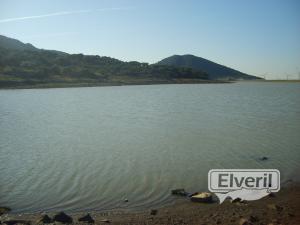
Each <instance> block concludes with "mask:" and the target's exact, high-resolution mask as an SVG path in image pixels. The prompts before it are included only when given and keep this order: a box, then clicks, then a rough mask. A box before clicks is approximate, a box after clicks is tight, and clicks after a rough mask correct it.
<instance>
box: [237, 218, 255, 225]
mask: <svg viewBox="0 0 300 225" xmlns="http://www.w3.org/2000/svg"><path fill="white" fill-rule="evenodd" d="M239 225H253V223H251V222H250V221H248V220H247V219H245V218H242V219H240V222H239Z"/></svg>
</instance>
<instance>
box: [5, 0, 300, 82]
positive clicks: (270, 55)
mask: <svg viewBox="0 0 300 225" xmlns="http://www.w3.org/2000/svg"><path fill="white" fill-rule="evenodd" d="M0 34H2V35H6V36H9V37H13V38H16V39H19V40H21V41H23V42H29V43H32V44H33V45H35V46H36V47H38V48H45V49H55V50H61V51H65V52H68V53H84V54H97V55H101V56H110V57H114V58H118V59H121V60H125V61H132V60H136V61H141V62H149V63H154V62H157V61H159V60H161V59H163V58H165V57H167V56H170V55H174V54H194V55H197V56H201V57H203V58H207V59H209V60H212V61H215V62H218V63H220V64H224V65H226V66H229V67H232V68H234V69H238V70H240V71H242V72H246V73H249V74H253V75H258V76H262V75H266V78H268V79H271V78H286V77H287V75H290V78H298V77H299V76H298V73H300V1H299V0H194V1H193V0H185V1H183V0H172V1H171V0H160V1H158V0H151V1H150V0H136V1H134V0H98V1H96V0H95V1H93V0H70V1H67V0H51V1H50V0H48V1H43V0H26V1H21V0H0Z"/></svg>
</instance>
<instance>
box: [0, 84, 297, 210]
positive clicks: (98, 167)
mask: <svg viewBox="0 0 300 225" xmlns="http://www.w3.org/2000/svg"><path fill="white" fill-rule="evenodd" d="M299 103H300V84H299V83H263V82H253V83H251V82H245V83H242V82H241V83H235V84H186V85H185V84H184V85H149V86H120V87H93V88H61V89H31V90H30V89H28V90H0V205H5V206H9V207H11V208H12V209H13V210H14V212H36V211H58V210H65V211H78V210H110V209H129V210H136V209H148V208H151V207H158V206H162V205H165V204H170V203H172V202H173V201H174V197H172V196H170V191H171V189H173V188H185V189H186V190H187V191H190V192H195V191H205V190H207V173H208V171H209V170H210V169H213V168H214V169H217V168H274V169H279V170H280V171H281V176H282V182H284V181H286V180H288V179H293V180H299V173H298V172H299V169H300V165H299V162H300V135H299V134H300V104H299ZM262 156H267V157H269V160H267V161H260V160H259V158H260V157H262ZM125 198H127V199H128V200H129V202H127V203H125V202H124V199H125Z"/></svg>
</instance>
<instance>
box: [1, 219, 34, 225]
mask: <svg viewBox="0 0 300 225" xmlns="http://www.w3.org/2000/svg"><path fill="white" fill-rule="evenodd" d="M2 223H3V224H6V225H15V224H23V225H30V221H27V220H7V221H4V222H2Z"/></svg>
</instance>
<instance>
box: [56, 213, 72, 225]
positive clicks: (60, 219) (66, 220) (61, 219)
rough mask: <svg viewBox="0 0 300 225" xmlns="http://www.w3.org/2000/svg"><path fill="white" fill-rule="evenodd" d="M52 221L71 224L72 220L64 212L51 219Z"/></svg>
mask: <svg viewBox="0 0 300 225" xmlns="http://www.w3.org/2000/svg"><path fill="white" fill-rule="evenodd" d="M53 220H54V221H57V222H61V223H72V222H73V219H72V217H70V216H68V215H67V214H65V213H64V212H60V213H58V214H56V215H55V216H54V218H53Z"/></svg>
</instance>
